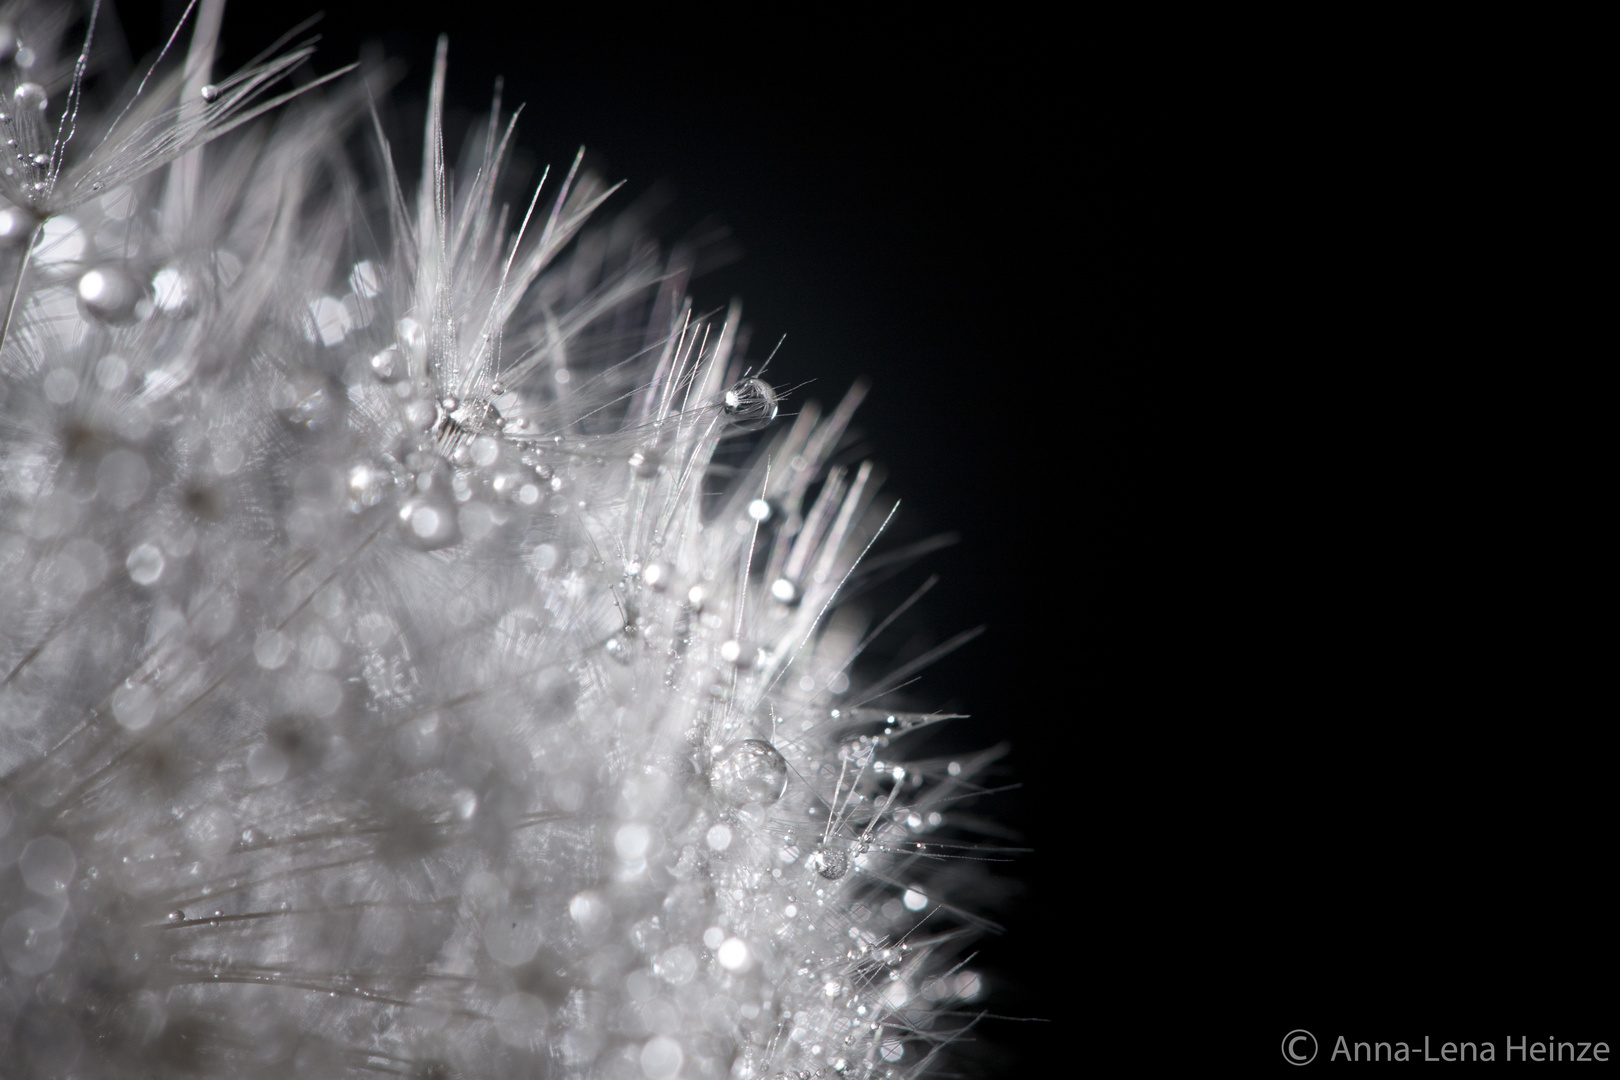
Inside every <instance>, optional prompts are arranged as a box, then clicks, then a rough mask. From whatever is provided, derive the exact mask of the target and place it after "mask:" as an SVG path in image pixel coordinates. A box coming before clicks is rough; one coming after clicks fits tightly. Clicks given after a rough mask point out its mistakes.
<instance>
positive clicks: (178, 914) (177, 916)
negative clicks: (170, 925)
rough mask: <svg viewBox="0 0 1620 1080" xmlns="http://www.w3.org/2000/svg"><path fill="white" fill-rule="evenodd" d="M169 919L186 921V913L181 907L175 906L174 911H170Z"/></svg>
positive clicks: (171, 920)
mask: <svg viewBox="0 0 1620 1080" xmlns="http://www.w3.org/2000/svg"><path fill="white" fill-rule="evenodd" d="M169 921H170V922H185V921H186V913H185V912H184V911H181V910H180V909H179V908H175V909H174V910H173V911H171V912H169Z"/></svg>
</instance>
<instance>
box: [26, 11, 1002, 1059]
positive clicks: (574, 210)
mask: <svg viewBox="0 0 1620 1080" xmlns="http://www.w3.org/2000/svg"><path fill="white" fill-rule="evenodd" d="M7 33H8V31H6V29H5V28H4V27H0V63H8V64H11V65H12V66H14V67H26V66H27V65H26V64H24V63H23V58H24V52H23V48H22V46H20V45H17V44H16V38H15V35H12V37H11V38H9V39H8V38H7V36H6V35H7ZM7 49H11V52H10V53H9V54H7ZM442 80H443V56H442V52H441V60H440V67H439V72H438V77H437V81H436V88H435V93H436V95H439V96H440V97H439V99H440V100H442ZM32 85H33V84H31V83H20V84H18V86H17V89H16V90H15V92H14V93H13V94H12V95H11V98H10V99H8V104H7V105H6V109H7V111H8V115H10V116H11V117H12V119H11V120H6V121H0V129H3V130H5V131H7V132H8V133H11V134H13V135H15V136H16V137H17V139H18V142H19V144H21V145H31V144H28V143H27V138H31V137H32V136H28V135H27V131H26V130H25V127H26V126H25V125H24V124H23V123H22V122H21V121H19V120H17V119H16V117H17V116H19V115H20V110H21V108H22V107H23V105H26V106H27V108H29V109H34V108H35V106H34V104H33V96H32V95H33V91H32V90H29V91H26V92H25V90H24V87H25V86H32ZM200 93H201V96H202V97H203V98H204V99H206V100H207V101H208V102H209V103H214V102H216V101H217V100H218V99H219V98H220V95H221V93H222V91H221V90H220V89H219V88H218V87H215V86H214V85H213V84H208V85H205V86H204V87H203V88H202V91H201V92H200ZM363 100H364V95H363V94H361V93H359V92H348V93H342V92H340V93H334V94H333V95H332V97H331V98H330V99H328V100H326V101H324V102H322V103H319V104H310V105H309V106H308V107H307V109H306V111H305V113H304V114H303V115H302V116H301V117H300V118H299V119H298V122H297V123H288V124H285V125H283V127H282V128H281V129H279V130H278V133H277V134H276V135H275V136H273V137H271V136H256V137H255V138H254V139H253V140H248V141H245V142H244V143H243V144H242V145H241V146H240V147H237V148H234V149H233V153H232V154H231V155H228V156H222V157H220V158H216V159H214V160H212V161H211V162H210V163H209V166H208V168H207V170H205V171H203V172H202V173H201V186H200V190H201V191H202V192H203V193H204V195H205V196H207V198H205V199H204V200H202V203H201V205H200V206H199V207H198V208H197V209H196V211H195V212H194V214H193V215H192V216H190V217H189V218H188V219H186V220H185V221H184V223H183V224H184V228H183V229H182V230H180V231H178V232H177V231H176V230H175V228H174V227H173V222H172V221H171V220H170V219H168V218H166V217H165V215H164V213H163V211H162V209H161V206H162V202H163V199H162V196H163V194H164V188H163V186H162V185H160V184H155V183H154V184H152V185H147V186H141V185H136V186H134V187H131V186H115V187H111V188H110V189H108V190H105V191H104V192H102V193H101V194H99V195H98V196H97V197H96V198H94V199H90V200H88V201H86V202H83V203H82V204H80V205H79V206H78V207H76V208H75V209H74V211H73V212H72V213H71V214H70V213H65V212H64V213H52V214H49V215H46V216H43V217H41V216H40V215H39V214H38V213H37V212H36V210H35V209H33V208H30V207H27V206H24V205H21V204H20V203H17V202H15V201H14V202H13V203H12V205H10V206H7V207H4V208H0V242H3V243H6V244H8V245H9V247H8V248H7V249H6V250H7V252H8V253H9V255H10V257H11V262H10V263H9V264H8V265H9V266H10V267H11V268H12V270H11V272H12V273H13V277H11V278H10V279H7V281H6V282H5V284H6V285H7V286H8V288H14V289H15V291H16V293H17V299H16V301H15V305H14V312H15V314H14V317H13V318H12V319H10V320H9V326H8V332H7V336H6V339H5V341H4V343H3V345H4V347H3V351H0V374H3V382H0V513H3V516H4V520H5V521H6V522H7V523H8V525H7V528H6V530H5V531H4V533H3V534H0V595H4V596H5V597H6V603H5V612H6V614H5V618H4V620H3V621H0V680H3V682H0V778H3V779H0V913H3V914H0V919H3V921H0V961H3V963H4V964H5V966H6V971H7V977H6V980H5V981H4V983H3V986H0V1031H4V1032H6V1033H8V1034H7V1035H6V1038H8V1039H9V1040H10V1043H9V1052H10V1054H11V1056H10V1057H9V1058H8V1060H9V1061H13V1062H16V1063H17V1064H16V1067H17V1068H18V1069H20V1070H22V1073H21V1074H22V1075H51V1074H53V1073H55V1072H61V1071H64V1070H66V1069H71V1068H75V1067H77V1068H80V1069H88V1070H90V1071H91V1072H92V1073H95V1074H96V1075H103V1074H105V1075H131V1076H134V1075H146V1074H147V1072H149V1071H151V1070H157V1071H163V1070H181V1071H185V1070H190V1071H193V1072H202V1073H207V1074H214V1075H239V1076H253V1075H301V1076H327V1075H331V1076H337V1075H347V1074H351V1073H353V1074H356V1075H359V1074H367V1073H370V1072H374V1071H377V1070H382V1071H390V1072H394V1073H398V1074H402V1075H409V1076H419V1077H448V1076H453V1075H454V1076H464V1077H469V1078H470V1077H475V1076H476V1077H498V1076H507V1075H511V1076H519V1075H535V1074H536V1070H551V1071H549V1072H546V1073H545V1074H546V1075H558V1076H579V1077H586V1076H590V1077H645V1078H651V1080H667V1078H673V1077H689V1078H699V1077H705V1078H706V1077H727V1076H729V1077H736V1078H751V1077H768V1076H784V1077H786V1076H794V1077H809V1076H829V1075H840V1076H851V1077H877V1076H882V1077H898V1076H902V1075H907V1076H910V1075H920V1073H921V1072H922V1071H925V1070H926V1068H927V1066H928V1065H929V1064H931V1063H932V1062H934V1061H935V1060H936V1057H935V1055H936V1054H937V1052H938V1050H939V1048H940V1047H941V1046H945V1045H948V1044H949V1042H950V1040H951V1038H952V1037H953V1036H954V1033H956V1032H957V1031H958V1030H959V1029H960V1028H961V1027H962V1026H963V1021H962V1020H960V1018H955V1017H953V1016H952V1013H953V1012H954V1011H955V1010H957V1009H958V1008H960V1007H961V1006H962V1004H963V1003H964V1002H969V1001H972V1000H973V999H974V998H975V997H976V996H977V995H978V994H979V993H980V987H979V984H978V982H977V976H975V975H973V974H972V972H971V971H967V970H964V969H963V968H962V967H961V966H960V963H959V961H960V959H961V958H960V956H959V955H958V954H959V953H961V950H962V948H963V946H964V944H965V942H966V941H968V940H969V939H970V938H971V936H972V935H973V934H974V933H976V932H978V931H981V930H983V929H985V928H986V927H987V926H988V925H989V924H987V923H985V922H984V921H983V920H981V919H979V918H977V917H976V916H973V915H972V914H970V913H968V912H966V911H963V910H959V909H957V908H956V907H954V906H951V905H948V904H946V905H942V903H941V902H940V900H939V899H938V898H940V897H942V896H945V895H948V894H949V893H950V891H951V888H952V882H953V880H955V878H957V877H958V876H960V875H962V874H964V873H966V872H967V871H966V870H964V869H963V866H964V865H965V864H963V863H962V862H961V861H959V860H956V859H954V858H953V857H952V856H953V855H954V854H959V853H962V852H963V851H965V850H966V849H962V848H957V847H955V846H954V844H953V843H952V842H944V843H941V842H940V841H939V840H938V839H937V838H936V837H935V835H934V834H936V833H938V832H940V831H941V830H943V831H944V832H945V833H946V834H947V835H949V833H950V814H951V812H952V807H953V806H955V805H958V804H959V803H960V802H961V800H962V799H964V798H966V797H968V796H970V795H972V794H974V793H975V792H976V791H977V790H978V789H977V788H976V787H975V785H974V782H973V777H974V775H975V774H976V773H977V772H979V771H980V770H981V769H982V768H983V767H984V766H985V765H986V764H987V763H988V762H989V761H990V760H991V759H992V758H993V756H994V755H993V754H985V755H980V756H979V757H976V758H971V759H962V760H948V761H947V760H920V761H918V760H906V761H905V762H904V764H902V763H901V760H900V756H901V754H902V752H903V749H902V747H900V746H899V745H898V744H896V741H897V740H903V739H904V738H905V736H906V735H907V733H909V732H911V731H914V730H918V729H921V728H926V727H929V726H931V725H933V724H935V723H939V722H941V721H943V720H946V719H950V717H945V716H939V715H925V714H912V713H893V712H888V711H884V710H881V709H877V708H876V707H875V706H873V707H867V706H865V705H862V704H860V701H861V700H864V701H868V702H870V701H872V700H874V699H876V698H878V697H880V696H881V695H882V694H883V693H884V692H885V690H887V689H890V688H892V685H891V684H897V683H898V682H899V681H900V679H899V678H896V677H894V676H891V677H890V678H889V679H888V680H887V681H880V682H878V683H871V682H865V683H861V682H860V680H858V679H857V678H856V677H857V675H858V674H859V672H858V669H857V668H856V667H855V664H856V661H857V659H858V657H859V655H860V653H861V651H862V650H863V649H864V648H865V646H866V644H868V643H869V642H870V641H871V640H872V637H873V636H874V635H875V634H876V633H880V632H881V631H882V629H883V628H884V626H885V625H887V624H886V623H885V624H880V625H878V626H876V627H873V626H871V625H869V624H868V620H867V617H866V616H865V615H863V614H862V613H860V612H859V611H857V610H854V609H851V608H846V607H840V606H838V605H837V600H838V598H839V595H840V590H841V589H842V588H843V586H844V584H845V583H846V582H847V581H848V580H849V579H850V576H851V575H852V574H854V573H856V572H857V570H858V564H859V560H860V557H861V555H862V554H863V553H864V552H865V551H866V550H867V549H868V548H869V547H871V545H872V544H873V543H875V542H876V541H877V539H878V538H879V536H880V535H881V533H882V530H883V527H884V524H885V523H886V521H887V519H888V516H889V514H890V512H891V507H890V505H889V504H888V503H886V502H884V501H883V500H882V499H881V498H880V497H879V495H878V494H877V481H876V477H875V474H874V471H873V468H872V466H871V465H870V464H862V465H859V466H856V467H853V468H850V467H846V466H844V465H842V464H839V463H837V461H836V455H837V452H838V450H839V448H840V447H841V446H842V445H843V444H844V439H845V435H846V433H847V431H848V426H849V422H850V419H851V416H852V414H853V410H854V409H855V407H856V405H857V404H858V403H859V400H860V397H861V394H862V393H863V392H864V391H863V389H862V388H860V387H857V388H856V389H855V390H853V391H851V393H850V394H849V395H848V396H847V397H846V398H845V399H844V400H843V402H842V403H841V404H840V405H839V406H838V407H837V408H836V409H834V410H832V411H831V412H829V413H825V414H823V413H822V412H821V411H820V410H819V409H818V408H817V407H816V406H814V405H813V404H808V405H805V406H803V407H801V408H800V409H799V410H798V412H797V413H796V415H794V416H793V418H792V421H791V423H784V424H781V425H774V426H773V421H776V420H777V418H778V412H779V410H780V402H779V400H778V395H777V393H776V391H775V390H774V389H773V388H772V387H771V385H770V384H769V383H768V382H767V381H765V379H764V378H763V377H762V372H761V371H760V370H759V369H758V365H757V364H751V363H750V362H748V361H747V359H746V358H745V357H744V355H743V350H742V348H741V345H740V329H741V324H740V321H739V311H738V310H737V309H736V308H735V307H734V308H733V309H732V310H731V311H729V312H726V313H724V314H716V315H714V316H703V315H702V314H700V313H697V312H694V311H693V309H692V307H691V304H690V302H689V301H688V300H687V299H686V297H685V278H686V274H687V273H688V269H689V264H688V263H685V262H683V261H682V260H681V259H680V258H676V259H674V260H673V261H669V262H665V263H662V264H659V263H656V262H654V261H650V256H649V250H650V249H649V248H648V247H647V246H646V245H645V244H644V243H641V242H632V241H631V240H627V239H623V238H621V239H619V240H617V241H615V240H614V239H613V237H614V236H616V235H618V234H617V233H615V232H613V231H612V230H603V231H601V232H594V233H593V232H591V231H589V230H588V229H587V228H586V220H587V218H588V216H589V215H590V213H591V212H592V211H593V210H594V209H595V207H596V206H597V204H598V203H599V202H600V199H601V197H602V194H603V190H604V189H602V188H601V187H600V185H597V184H596V182H595V180H594V178H592V177H589V176H587V175H576V174H575V173H573V172H571V173H570V174H569V177H568V179H567V181H566V182H565V183H564V184H562V185H561V186H560V188H558V189H556V193H555V195H554V196H553V198H552V203H553V205H552V207H551V210H550V217H549V221H548V222H547V224H546V225H545V226H544V231H543V232H541V233H540V235H539V237H538V238H536V236H535V235H534V232H530V233H527V234H522V235H521V236H518V237H516V238H514V236H513V235H509V234H504V233H502V232H501V230H500V229H499V228H498V227H497V222H498V221H499V220H504V219H503V218H502V217H501V213H500V210H499V208H498V207H496V206H495V205H494V204H493V201H492V199H491V198H490V193H491V192H493V190H494V180H493V177H494V176H495V175H496V172H497V166H498V163H499V161H500V153H499V152H498V150H497V147H498V146H499V147H504V145H505V144H504V142H500V141H498V139H497V137H496V133H497V131H498V125H497V123H496V119H497V118H498V115H499V109H498V106H497V109H496V111H495V115H492V117H491V124H490V135H489V137H488V138H487V139H486V140H485V141H484V148H483V150H482V152H481V153H480V152H479V150H478V148H477V147H476V146H475V147H474V148H473V150H472V151H470V152H469V156H468V157H467V158H466V159H465V160H464V161H463V163H462V167H461V169H460V170H459V173H458V175H460V176H462V177H464V178H465V177H472V180H471V181H470V182H467V183H465V184H464V185H463V186H461V187H456V186H454V185H453V184H452V181H451V171H450V170H447V169H442V168H441V169H439V170H438V171H437V172H435V170H434V167H433V165H432V164H431V162H432V160H433V155H432V153H431V150H432V148H433V146H434V145H435V143H436V141H438V142H442V132H441V131H440V130H439V128H438V127H437V123H438V118H437V113H436V112H434V111H433V109H434V108H437V106H434V107H433V108H430V116H429V131H428V145H429V149H430V154H429V161H430V166H429V170H428V173H427V175H425V176H424V177H423V179H422V182H421V189H422V192H423V195H422V199H421V202H420V203H419V204H418V207H417V208H416V210H415V211H414V212H413V211H412V208H411V207H409V206H406V205H404V204H403V203H399V204H397V205H394V206H393V207H392V213H391V214H390V216H389V219H388V220H389V221H390V222H392V225H393V228H394V230H395V232H394V239H393V242H392V245H391V246H387V245H385V246H384V247H383V248H381V249H377V248H376V247H375V246H374V245H373V247H372V249H371V250H369V251H366V250H359V249H361V248H364V247H365V245H366V244H367V243H368V242H369V241H368V240H367V239H366V238H367V237H372V236H375V235H377V234H378V233H379V232H382V233H385V234H386V231H387V230H386V228H384V229H376V228H371V227H368V223H367V219H366V217H365V213H366V211H365V209H364V208H363V207H362V206H361V205H360V202H359V200H355V201H353V202H348V203H345V202H342V201H332V202H320V201H318V200H316V198H315V196H314V195H312V194H310V192H312V191H314V190H316V189H317V188H318V186H319V185H317V184H316V183H315V182H314V180H315V178H316V177H317V175H318V174H321V170H330V169H332V168H333V166H332V164H331V162H332V160H333V157H334V155H333V151H334V150H335V148H336V146H337V139H338V138H339V136H338V135H337V134H336V133H338V132H341V131H343V130H344V129H345V128H346V126H348V125H349V124H351V123H352V122H353V121H354V120H356V119H357V117H358V115H359V109H358V105H357V103H359V102H361V101H363ZM6 124H9V125H11V126H10V127H9V128H8V127H5V125H6ZM17 167H22V163H19V166H17ZM345 175H346V176H347V175H348V174H345ZM348 178H349V179H354V177H353V176H348ZM172 182H173V181H170V183H172ZM329 186H330V185H329ZM356 187H358V183H357V184H356ZM323 190H324V189H323ZM331 198H333V199H336V198H337V197H335V196H334V197H331ZM294 211H297V212H296V213H295V212H294ZM543 213H544V212H542V214H543ZM300 215H303V216H302V218H300ZM298 220H305V221H309V222H313V223H314V224H313V225H309V226H308V227H306V228H305V229H304V230H303V231H299V230H298V229H296V228H290V227H289V226H288V225H287V222H289V221H298ZM413 220H414V222H415V224H414V225H412V224H411V222H412V221H413ZM526 220H527V219H525V222H526ZM539 231H540V230H539V227H538V226H537V227H536V230H535V232H539ZM576 236H577V237H578V239H577V242H576V243H574V244H572V245H571V246H570V245H569V244H568V241H569V239H570V238H572V237H576ZM548 245H549V246H548ZM514 267H516V269H514ZM525 275H526V276H525ZM519 278H522V279H523V280H521V281H520V282H519V284H517V285H514V284H513V282H514V281H516V280H518V279H519ZM514 294H516V295H514ZM743 433H747V434H748V436H749V437H750V438H754V439H756V440H757V447H756V452H755V453H754V454H753V455H752V456H751V457H749V458H748V463H747V464H746V465H745V466H744V467H742V468H740V469H735V470H734V473H735V475H734V476H733V477H732V478H731V479H730V482H729V485H728V486H726V487H725V490H724V491H723V492H722V493H720V494H718V495H717V494H715V493H714V490H713V489H714V488H715V486H716V485H717V484H724V483H725V480H724V479H717V477H719V476H720V474H719V473H717V472H712V471H711V469H710V465H711V463H712V459H713V456H714V454H715V453H716V450H717V448H718V447H719V446H720V445H721V443H722V441H724V440H727V439H732V438H734V437H736V436H738V435H740V434H743ZM894 674H895V675H896V676H901V677H903V676H904V675H905V673H904V672H901V673H894ZM856 699H858V700H856ZM851 700H856V703H855V704H853V705H852V704H848V702H850V701H851ZM891 744H896V745H894V746H891ZM97 1070H100V1071H97Z"/></svg>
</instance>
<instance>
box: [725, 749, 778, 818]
mask: <svg viewBox="0 0 1620 1080" xmlns="http://www.w3.org/2000/svg"><path fill="white" fill-rule="evenodd" d="M787 774H788V768H787V762H786V761H784V760H783V759H782V755H781V754H779V753H778V752H777V750H776V747H774V746H772V745H771V744H770V743H768V742H765V741H764V740H762V739H743V740H742V741H740V742H734V743H732V744H731V745H730V746H728V747H726V748H725V749H724V750H722V751H720V753H719V755H717V756H716V757H715V759H714V767H713V769H711V770H710V773H709V786H710V787H711V788H712V789H713V790H714V793H715V794H716V795H718V796H719V797H720V799H721V801H722V802H726V803H729V804H731V805H732V806H750V805H755V804H757V805H760V806H770V805H771V804H772V803H774V802H776V800H778V799H780V798H781V797H782V792H783V791H784V790H785V789H786V788H787Z"/></svg>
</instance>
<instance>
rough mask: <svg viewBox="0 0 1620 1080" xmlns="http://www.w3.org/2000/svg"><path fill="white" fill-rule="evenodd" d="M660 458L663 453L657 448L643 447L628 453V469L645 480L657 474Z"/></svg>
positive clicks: (661, 458)
mask: <svg viewBox="0 0 1620 1080" xmlns="http://www.w3.org/2000/svg"><path fill="white" fill-rule="evenodd" d="M662 460H663V455H661V454H659V452H658V451H657V450H653V449H651V448H649V447H643V448H641V449H639V450H637V451H636V452H635V453H633V454H631V455H630V471H631V472H633V473H635V474H636V475H637V476H639V477H641V478H642V479H643V480H646V479H648V478H650V477H654V476H657V475H658V466H659V463H660V462H661V461H662Z"/></svg>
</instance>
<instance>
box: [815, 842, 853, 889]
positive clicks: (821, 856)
mask: <svg viewBox="0 0 1620 1080" xmlns="http://www.w3.org/2000/svg"><path fill="white" fill-rule="evenodd" d="M810 865H811V866H813V867H815V870H816V873H818V874H820V875H821V876H822V877H824V878H826V879H827V880H828V881H836V880H838V879H839V878H841V877H843V876H844V875H845V874H846V873H848V872H849V855H848V854H847V853H846V852H843V851H838V850H835V849H833V848H822V849H821V850H820V851H817V852H816V853H815V854H814V855H811V856H810Z"/></svg>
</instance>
